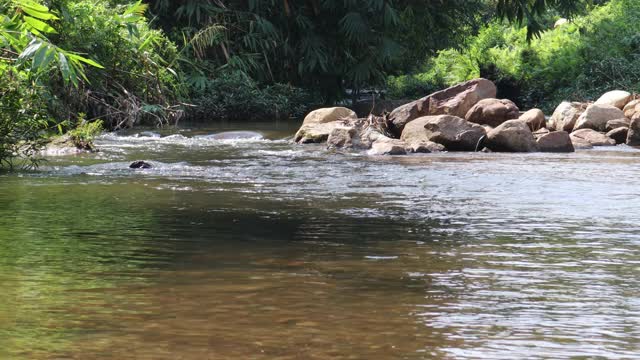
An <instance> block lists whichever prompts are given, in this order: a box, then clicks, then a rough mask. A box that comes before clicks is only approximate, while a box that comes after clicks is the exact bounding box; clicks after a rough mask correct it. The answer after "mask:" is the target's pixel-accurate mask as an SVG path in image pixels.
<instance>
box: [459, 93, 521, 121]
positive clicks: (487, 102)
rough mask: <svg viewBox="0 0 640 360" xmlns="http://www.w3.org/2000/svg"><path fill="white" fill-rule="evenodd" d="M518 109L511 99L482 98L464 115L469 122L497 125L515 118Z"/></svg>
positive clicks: (517, 114) (518, 111)
mask: <svg viewBox="0 0 640 360" xmlns="http://www.w3.org/2000/svg"><path fill="white" fill-rule="evenodd" d="M519 115H520V110H519V109H518V107H517V106H516V104H514V103H513V101H511V100H507V99H484V100H480V101H478V103H477V104H475V105H474V106H473V107H472V108H471V109H470V110H469V111H468V112H467V114H466V115H465V119H466V120H467V121H469V122H472V123H476V124H480V125H484V124H486V125H489V126H493V127H496V126H499V125H500V124H502V123H503V122H505V121H507V120H513V119H517V118H518V117H519Z"/></svg>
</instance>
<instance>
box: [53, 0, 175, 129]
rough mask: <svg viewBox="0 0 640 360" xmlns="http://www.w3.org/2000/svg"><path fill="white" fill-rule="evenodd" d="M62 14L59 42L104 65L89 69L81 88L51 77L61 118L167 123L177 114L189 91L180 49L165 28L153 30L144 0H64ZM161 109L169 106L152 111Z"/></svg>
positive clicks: (59, 5) (114, 123) (111, 124)
mask: <svg viewBox="0 0 640 360" xmlns="http://www.w3.org/2000/svg"><path fill="white" fill-rule="evenodd" d="M55 6H56V7H57V9H58V11H59V12H60V13H61V14H64V15H62V21H60V22H59V23H56V29H57V30H58V33H59V34H60V35H59V36H58V37H57V38H56V41H57V43H58V44H59V45H60V46H61V47H64V48H68V49H73V50H74V51H76V52H78V53H82V54H89V55H90V56H91V58H93V59H95V61H96V62H97V63H100V64H101V65H102V67H92V68H88V69H87V71H86V76H85V77H83V79H84V81H83V82H82V83H81V84H80V86H79V88H80V90H81V91H76V90H75V89H74V88H69V87H66V86H64V84H61V83H60V82H59V81H58V79H56V78H50V79H49V81H48V82H47V83H48V85H49V86H51V87H52V88H54V89H55V93H57V94H60V95H61V96H58V97H57V98H56V99H54V101H53V104H52V107H51V110H52V113H53V116H54V117H55V118H61V119H74V117H76V114H78V113H86V114H87V117H88V118H89V119H95V118H100V119H103V120H105V125H106V126H107V127H109V128H121V127H130V126H133V125H135V124H138V123H141V122H151V123H154V124H163V123H166V122H168V121H170V120H172V119H174V118H175V117H176V116H179V109H178V108H175V107H173V105H175V104H176V103H178V102H179V100H180V99H181V97H182V96H184V94H185V89H184V87H183V86H182V84H181V82H180V76H179V66H178V65H179V64H178V59H179V55H178V51H177V49H176V46H175V45H174V44H173V43H172V42H171V41H169V40H168V39H167V38H166V37H165V36H164V35H163V34H162V32H161V31H158V30H153V29H150V28H149V26H148V24H147V22H146V18H145V17H144V12H145V11H146V9H147V5H146V4H142V3H141V2H140V1H138V2H136V3H126V4H124V5H118V6H113V5H111V4H109V3H108V2H106V1H88V0H58V1H56V2H55ZM158 107H159V108H161V109H162V110H163V111H147V110H148V109H156V108H158Z"/></svg>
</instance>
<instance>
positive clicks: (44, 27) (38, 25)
mask: <svg viewBox="0 0 640 360" xmlns="http://www.w3.org/2000/svg"><path fill="white" fill-rule="evenodd" d="M23 20H24V22H25V23H26V24H27V25H29V26H30V27H31V28H33V29H36V30H38V31H41V32H43V33H47V34H57V33H58V32H57V31H56V29H54V28H52V27H51V26H49V24H47V23H45V22H44V21H40V20H38V19H36V18H33V17H31V16H24V17H23Z"/></svg>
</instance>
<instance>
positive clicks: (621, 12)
mask: <svg viewBox="0 0 640 360" xmlns="http://www.w3.org/2000/svg"><path fill="white" fill-rule="evenodd" d="M638 18H640V3H638V2H636V1H633V0H612V1H610V2H609V3H607V4H605V5H602V6H599V7H596V8H594V9H592V10H591V11H590V12H589V14H587V15H585V16H582V17H577V18H576V19H575V20H574V22H572V23H569V24H566V25H563V26H561V27H559V28H556V29H549V30H547V31H545V32H543V33H541V34H540V37H539V38H534V39H533V40H531V41H528V39H527V29H526V28H523V27H518V26H510V25H508V24H506V23H503V22H501V21H493V22H491V23H490V24H489V25H488V26H486V27H484V28H483V29H481V30H480V32H479V33H478V35H477V36H474V37H472V38H470V39H469V40H468V41H467V42H466V43H465V45H464V46H463V47H462V48H461V49H459V50H458V49H448V50H443V51H441V52H440V53H439V54H438V56H437V57H435V58H433V59H430V60H428V61H427V62H426V63H425V64H424V67H423V71H421V72H420V73H418V74H416V75H412V76H407V77H405V78H404V79H403V81H402V82H401V83H400V84H399V83H398V79H397V78H389V79H388V86H389V89H390V93H391V94H393V95H394V96H397V97H402V95H405V92H404V90H403V89H405V88H406V84H409V83H412V82H413V83H417V84H418V85H414V87H415V86H422V87H424V88H430V87H436V88H438V87H439V88H442V87H444V86H448V85H452V84H455V83H458V82H461V81H465V80H468V79H471V78H475V77H479V76H482V77H486V78H489V79H491V80H493V81H495V82H496V84H497V85H498V89H499V94H498V96H499V97H506V98H510V99H512V100H514V101H515V102H516V103H517V104H518V105H519V106H520V107H523V108H530V107H541V108H543V109H545V110H547V111H550V110H551V109H552V108H553V107H554V106H555V105H557V103H558V102H560V101H562V100H567V99H572V100H587V99H593V98H595V97H597V96H599V95H601V94H602V93H603V92H606V91H609V90H613V89H627V90H629V91H640V76H639V75H637V70H636V69H638V68H639V67H640V57H639V56H638V55H640V40H638V39H640V37H639V35H638V34H640V23H638V22H637V19H638ZM424 95H426V94H423V95H422V96H424Z"/></svg>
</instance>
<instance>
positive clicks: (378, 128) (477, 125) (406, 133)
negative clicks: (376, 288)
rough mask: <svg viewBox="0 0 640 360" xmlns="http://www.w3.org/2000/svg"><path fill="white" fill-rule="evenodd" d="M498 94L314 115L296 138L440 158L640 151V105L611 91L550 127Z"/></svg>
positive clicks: (492, 89) (468, 91)
mask: <svg viewBox="0 0 640 360" xmlns="http://www.w3.org/2000/svg"><path fill="white" fill-rule="evenodd" d="M496 93H497V89H496V86H495V85H494V84H493V83H492V82H491V81H489V80H486V79H474V80H470V81H467V82H465V83H462V84H458V85H456V86H453V87H450V88H448V89H445V90H442V91H439V92H436V93H433V94H431V95H428V96H426V97H424V98H421V99H418V100H416V101H413V102H411V103H408V104H405V105H402V106H400V107H398V108H396V109H395V110H393V111H392V112H391V113H389V114H385V115H384V116H382V117H376V116H369V118H366V119H363V118H358V117H357V116H356V114H355V112H353V111H351V110H349V109H347V108H343V107H335V108H323V109H318V110H316V111H313V112H311V113H310V114H309V115H307V117H306V118H305V119H304V122H303V124H302V126H301V127H300V129H299V130H298V132H297V133H296V135H295V138H294V140H295V141H296V142H298V143H301V144H306V143H327V146H328V147H329V148H338V149H360V150H368V151H369V153H370V154H374V155H402V154H407V153H429V152H438V151H479V150H483V151H495V152H573V151H575V149H585V148H591V147H593V146H613V145H616V144H622V143H626V144H628V145H631V146H640V99H634V96H632V95H631V94H630V93H628V92H625V91H611V92H608V93H606V94H604V95H603V96H602V97H600V99H598V100H597V101H596V102H595V103H578V102H563V103H561V104H560V105H559V106H558V107H557V108H556V110H555V111H554V113H553V115H552V116H551V117H550V118H549V119H547V118H546V117H545V114H544V113H543V112H542V111H541V110H539V109H532V110H529V111H527V112H521V111H520V109H518V107H517V106H516V105H515V104H514V103H513V102H512V101H510V100H506V99H496Z"/></svg>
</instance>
